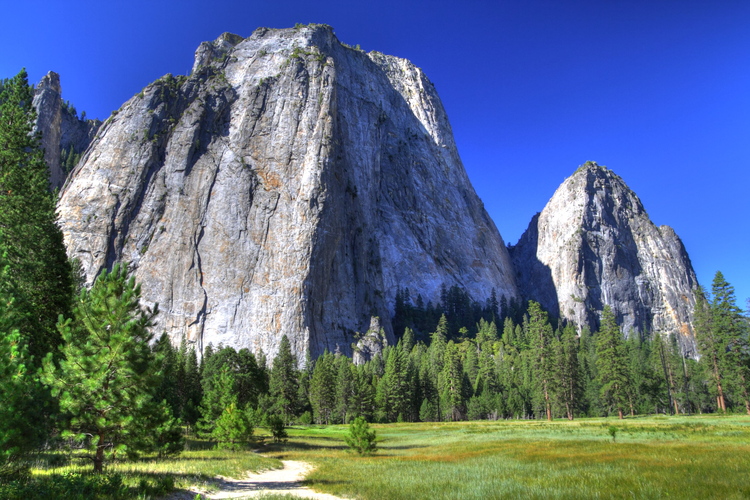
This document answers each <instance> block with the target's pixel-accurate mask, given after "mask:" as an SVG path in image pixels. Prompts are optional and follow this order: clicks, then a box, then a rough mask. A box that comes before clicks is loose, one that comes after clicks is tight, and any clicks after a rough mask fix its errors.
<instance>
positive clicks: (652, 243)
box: [511, 162, 697, 354]
mask: <svg viewBox="0 0 750 500" xmlns="http://www.w3.org/2000/svg"><path fill="white" fill-rule="evenodd" d="M511 254H512V256H513V262H514V265H515V269H516V272H517V279H518V284H519V288H520V289H521V292H522V294H523V295H524V296H525V297H526V298H529V299H533V300H536V301H538V302H539V303H541V304H542V306H543V307H545V308H546V309H547V310H548V311H550V312H551V313H552V314H553V315H555V316H558V317H561V318H564V319H566V320H569V321H572V322H574V323H576V324H577V325H578V326H579V327H582V326H584V325H588V326H590V327H591V328H592V329H596V328H598V324H599V323H598V321H599V314H600V313H601V310H602V309H603V307H604V306H605V305H609V306H610V307H611V308H612V310H613V311H614V313H615V314H616V316H617V319H618V323H619V324H620V325H621V327H622V329H623V331H624V332H625V333H626V334H630V333H631V332H638V333H641V334H645V333H649V334H650V333H652V332H653V333H659V334H670V333H674V334H677V336H678V339H679V341H680V344H681V345H682V348H683V352H685V353H686V354H694V353H695V342H694V336H693V330H692V317H693V310H694V306H695V300H694V296H693V291H694V289H695V288H696V286H697V280H696V277H695V272H694V271H693V268H692V265H691V263H690V259H689V258H688V255H687V253H686V252H685V248H684V246H683V245H682V242H681V241H680V239H679V238H678V237H677V235H676V234H675V232H674V231H673V230H672V228H670V227H668V226H659V227H657V226H655V225H654V224H653V223H652V222H651V220H650V219H649V217H648V214H647V213H646V211H645V209H644V208H643V205H642V204H641V201H640V200H639V199H638V197H637V196H636V195H635V193H633V192H632V191H631V190H630V189H629V188H628V187H627V186H626V185H625V182H623V180H622V179H621V178H620V177H619V176H617V175H616V174H615V173H614V172H612V171H610V170H608V169H607V168H605V167H601V166H599V165H597V164H596V163H593V162H588V163H586V164H585V165H583V166H582V167H580V168H579V169H578V170H577V171H576V172H575V173H574V174H573V175H572V176H570V177H569V178H568V179H566V180H565V182H563V183H562V185H561V186H560V187H559V188H558V189H557V191H556V192H555V194H554V196H552V199H550V201H549V202H548V203H547V206H546V207H545V208H544V210H542V212H541V213H539V214H537V215H535V216H534V218H533V219H532V221H531V223H530V224H529V227H528V229H527V230H526V232H525V233H524V234H523V236H522V237H521V239H520V240H519V242H518V244H517V245H516V246H515V247H513V248H512V251H511Z"/></svg>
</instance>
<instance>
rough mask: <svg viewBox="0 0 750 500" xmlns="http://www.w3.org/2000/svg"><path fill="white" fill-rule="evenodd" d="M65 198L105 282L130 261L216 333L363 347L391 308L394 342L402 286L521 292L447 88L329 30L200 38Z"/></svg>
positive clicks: (148, 286)
mask: <svg viewBox="0 0 750 500" xmlns="http://www.w3.org/2000/svg"><path fill="white" fill-rule="evenodd" d="M58 208H59V220H60V224H61V227H62V230H63V233H64V235H65V240H66V245H67V247H68V251H69V254H70V256H71V257H73V258H76V259H79V260H80V262H81V264H82V267H83V270H84V272H85V275H86V279H87V281H88V282H89V283H90V282H92V281H93V279H94V278H95V277H96V275H97V274H98V273H99V272H100V271H101V270H102V269H103V268H105V267H109V266H111V265H112V264H113V263H114V262H115V261H118V260H124V261H128V262H131V263H132V267H133V270H134V272H135V276H136V279H137V280H138V281H139V282H140V283H141V285H142V294H143V299H144V301H145V302H146V303H147V304H149V305H151V304H153V303H156V302H158V303H159V305H160V309H161V313H160V315H159V316H158V324H157V331H161V330H163V331H166V332H167V333H168V334H169V335H170V336H171V337H172V339H173V340H174V341H175V342H178V341H179V340H180V338H182V336H186V337H187V338H188V340H190V341H191V342H196V343H197V344H198V346H199V347H203V346H205V345H207V344H208V343H213V344H214V345H217V344H219V343H222V344H224V345H231V346H235V347H248V348H250V349H251V350H254V351H256V352H257V351H259V350H261V349H262V350H263V351H264V352H265V353H266V354H271V355H273V354H274V353H275V352H276V350H277V348H278V344H279V342H280V339H281V336H282V335H283V334H286V335H287V336H288V337H289V338H290V341H291V343H292V346H293V349H294V350H295V352H296V353H297V354H298V355H300V356H302V355H303V354H304V352H305V351H307V350H309V351H310V352H311V354H312V355H313V356H315V355H317V354H320V353H321V352H322V351H323V350H324V349H329V350H331V351H335V350H340V351H343V352H351V345H352V343H353V341H354V340H355V338H356V337H355V332H357V331H365V330H366V329H367V328H368V325H370V324H371V317H373V316H377V317H380V318H381V322H380V326H381V327H382V328H383V332H384V334H385V336H386V338H389V339H390V340H391V341H392V340H393V338H394V332H393V331H392V327H391V324H390V317H391V312H392V309H393V303H394V300H395V295H396V293H397V291H398V289H399V287H401V288H403V287H408V288H409V289H410V290H411V293H412V296H415V297H416V296H417V294H421V295H422V297H423V298H424V300H425V301H428V300H432V301H433V302H435V303H436V302H437V301H438V300H439V294H440V289H441V286H442V285H446V286H452V285H458V286H460V287H462V288H464V289H465V290H466V291H467V293H468V294H469V295H470V296H471V297H472V298H474V299H475V300H479V301H483V300H485V299H486V298H487V297H489V296H490V295H491V293H492V290H493V289H494V290H495V292H496V294H497V297H501V296H506V297H507V298H513V297H516V296H517V294H518V291H517V288H516V284H515V276H514V271H513V268H512V265H511V260H510V256H509V254H508V252H507V249H506V247H505V245H504V242H503V240H502V238H501V236H500V234H499V232H498V231H497V229H496V227H495V225H494V223H493V221H492V220H491V219H490V217H489V215H488V214H487V212H486V211H485V209H484V207H483V204H482V202H481V201H480V200H479V198H478V197H477V195H476V193H475V192H474V189H473V187H472V186H471V184H470V182H469V179H468V177H467V175H466V172H465V170H464V167H463V165H462V163H461V160H460V158H459V155H458V152H457V150H456V146H455V144H454V141H453V135H452V131H451V128H450V124H449V122H448V118H447V116H446V113H445V110H444V109H443V106H442V104H441V102H440V99H439V97H438V95H437V93H436V91H435V88H434V87H433V85H432V84H431V83H430V81H429V80H428V79H427V77H426V76H425V75H424V73H423V72H422V71H421V70H420V69H419V68H417V67H416V66H414V65H413V64H412V63H410V62H409V61H407V60H404V59H400V58H397V57H393V56H387V55H383V54H380V53H377V52H370V53H365V52H363V51H361V50H358V49H356V48H352V47H348V46H346V45H344V44H342V43H340V42H339V41H338V39H337V38H336V36H335V35H334V33H333V31H332V29H331V28H330V27H327V26H321V25H310V26H306V27H298V28H294V29H285V30H274V29H266V28H260V29H258V30H256V31H255V32H254V33H253V34H252V36H250V37H249V38H247V39H243V38H241V37H239V36H237V35H231V34H224V35H222V36H221V37H219V39H217V40H216V41H214V42H206V43H203V44H201V46H200V47H199V48H198V50H197V52H196V58H195V64H194V67H193V71H192V73H191V74H190V75H189V76H186V77H173V76H171V75H167V76H166V77H164V78H161V79H160V80H158V81H156V82H154V83H152V84H150V85H148V86H147V87H146V88H145V89H143V91H142V92H141V93H139V94H138V95H136V96H135V97H133V98H132V99H130V100H129V101H128V102H126V103H125V104H124V105H123V106H122V107H121V108H120V109H119V110H118V111H117V112H115V113H113V115H112V116H111V117H110V118H109V119H108V120H107V121H106V122H105V123H104V124H103V125H102V126H101V128H100V129H99V130H98V131H97V133H96V137H95V138H94V140H93V142H92V143H91V145H90V146H89V147H88V149H87V150H86V152H85V153H84V155H83V157H82V158H81V160H80V161H79V162H78V165H77V166H76V168H75V169H74V170H73V172H72V173H71V175H70V176H69V177H68V180H67V181H66V183H65V185H64V187H63V189H62V191H61V197H60V201H59V205H58ZM398 333H401V332H398Z"/></svg>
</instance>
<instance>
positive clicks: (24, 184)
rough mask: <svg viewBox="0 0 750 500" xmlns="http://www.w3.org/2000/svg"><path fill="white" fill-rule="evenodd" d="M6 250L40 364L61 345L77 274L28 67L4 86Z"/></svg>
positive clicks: (1, 154)
mask: <svg viewBox="0 0 750 500" xmlns="http://www.w3.org/2000/svg"><path fill="white" fill-rule="evenodd" d="M0 88H1V90H0V232H2V234H3V238H2V242H0V252H5V254H6V257H7V264H8V266H9V272H8V273H7V274H6V276H5V278H4V279H6V280H9V281H11V282H12V283H13V286H14V289H15V292H16V296H15V298H16V303H15V307H17V308H19V309H20V310H22V311H23V314H22V316H21V320H20V322H19V324H18V325H17V327H18V330H19V332H20V334H21V335H22V337H23V338H24V340H25V342H26V344H27V346H28V350H29V353H30V354H31V355H32V356H34V357H35V358H36V360H37V363H38V362H41V359H42V358H43V357H44V356H45V355H46V354H47V353H48V352H50V351H52V350H54V349H55V348H56V347H57V345H58V344H59V343H60V334H59V332H58V331H57V328H56V323H57V319H58V315H60V314H62V315H63V316H65V317H69V316H70V307H71V300H72V297H73V293H74V290H73V276H72V270H71V266H70V263H69V262H68V258H67V256H66V254H65V246H64V245H63V236H62V232H61V231H60V229H59V228H58V227H57V225H56V218H57V216H56V214H55V195H54V194H53V193H51V192H50V190H49V180H48V179H49V177H48V175H49V173H48V170H47V165H46V163H45V162H44V154H43V152H42V150H41V147H40V145H39V137H38V136H37V135H34V134H32V129H33V125H34V121H35V120H36V112H35V110H34V108H33V106H32V99H33V90H32V89H31V87H30V86H29V84H28V77H27V74H26V71H25V70H21V72H20V73H19V74H18V75H16V76H15V77H14V78H11V79H9V80H6V81H4V82H2V85H0Z"/></svg>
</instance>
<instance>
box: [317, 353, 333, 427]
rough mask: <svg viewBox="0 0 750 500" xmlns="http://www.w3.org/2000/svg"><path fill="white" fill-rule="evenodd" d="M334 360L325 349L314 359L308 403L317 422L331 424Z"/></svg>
mask: <svg viewBox="0 0 750 500" xmlns="http://www.w3.org/2000/svg"><path fill="white" fill-rule="evenodd" d="M335 363H336V360H335V357H334V355H333V354H331V353H330V352H328V350H327V349H326V351H325V352H323V354H322V355H321V356H320V357H319V358H318V359H316V360H315V368H314V369H313V373H312V379H311V380H310V405H311V406H312V410H313V419H314V420H315V422H316V423H318V424H331V423H332V421H333V413H334V410H335V406H336V375H337V373H336V364H335Z"/></svg>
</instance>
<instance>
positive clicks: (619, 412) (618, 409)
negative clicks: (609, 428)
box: [617, 408, 625, 420]
mask: <svg viewBox="0 0 750 500" xmlns="http://www.w3.org/2000/svg"><path fill="white" fill-rule="evenodd" d="M617 413H618V415H620V420H622V419H623V418H625V417H623V416H622V408H617Z"/></svg>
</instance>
